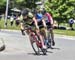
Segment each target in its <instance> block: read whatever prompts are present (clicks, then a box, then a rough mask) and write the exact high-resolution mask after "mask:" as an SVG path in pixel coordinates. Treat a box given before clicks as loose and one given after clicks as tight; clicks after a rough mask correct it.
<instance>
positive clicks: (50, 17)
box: [48, 14, 54, 28]
mask: <svg viewBox="0 0 75 60" xmlns="http://www.w3.org/2000/svg"><path fill="white" fill-rule="evenodd" d="M48 15H49V17H48V18H49V20H50V24H51V27H52V28H54V23H53V18H52V16H51V15H50V14H48Z"/></svg>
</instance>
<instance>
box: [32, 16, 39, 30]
mask: <svg viewBox="0 0 75 60" xmlns="http://www.w3.org/2000/svg"><path fill="white" fill-rule="evenodd" d="M33 21H34V24H35V26H36V28H37V29H39V26H38V23H37V20H36V18H35V17H33Z"/></svg>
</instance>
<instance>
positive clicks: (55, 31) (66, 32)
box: [54, 29, 75, 36]
mask: <svg viewBox="0 0 75 60" xmlns="http://www.w3.org/2000/svg"><path fill="white" fill-rule="evenodd" d="M54 33H55V34H61V35H68V36H75V30H74V31H72V30H59V29H54Z"/></svg>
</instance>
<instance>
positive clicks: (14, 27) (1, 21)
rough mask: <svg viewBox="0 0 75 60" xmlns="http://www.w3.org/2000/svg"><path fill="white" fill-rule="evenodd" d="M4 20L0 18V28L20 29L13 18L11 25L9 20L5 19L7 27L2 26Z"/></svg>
mask: <svg viewBox="0 0 75 60" xmlns="http://www.w3.org/2000/svg"><path fill="white" fill-rule="evenodd" d="M4 22H5V21H4V20H0V29H13V30H14V29H15V30H19V29H20V25H19V26H16V25H15V20H14V24H13V26H11V25H10V20H7V28H5V27H4Z"/></svg>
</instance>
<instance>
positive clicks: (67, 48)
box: [0, 31, 75, 60]
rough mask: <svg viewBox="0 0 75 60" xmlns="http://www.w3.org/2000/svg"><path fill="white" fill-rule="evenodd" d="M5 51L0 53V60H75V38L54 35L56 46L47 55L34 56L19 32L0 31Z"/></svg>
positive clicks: (28, 43)
mask: <svg viewBox="0 0 75 60" xmlns="http://www.w3.org/2000/svg"><path fill="white" fill-rule="evenodd" d="M1 39H3V40H4V42H5V45H6V49H5V50H4V51H2V52H0V60H75V37H70V36H62V35H56V34H55V42H56V45H55V46H54V49H48V52H47V55H45V56H44V55H39V56H37V55H35V54H34V51H33V50H32V48H31V45H30V41H29V39H28V36H27V35H26V36H22V35H21V32H20V31H13V32H12V31H0V40H1Z"/></svg>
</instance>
